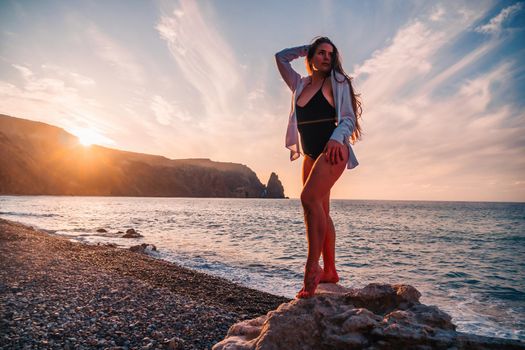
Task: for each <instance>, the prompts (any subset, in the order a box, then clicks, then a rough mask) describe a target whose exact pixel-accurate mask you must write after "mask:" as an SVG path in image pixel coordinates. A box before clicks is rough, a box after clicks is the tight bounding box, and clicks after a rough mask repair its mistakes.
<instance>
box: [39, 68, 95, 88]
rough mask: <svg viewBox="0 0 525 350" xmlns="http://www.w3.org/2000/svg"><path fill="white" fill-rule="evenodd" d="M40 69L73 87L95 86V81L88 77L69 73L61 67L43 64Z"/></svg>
mask: <svg viewBox="0 0 525 350" xmlns="http://www.w3.org/2000/svg"><path fill="white" fill-rule="evenodd" d="M41 67H42V69H44V70H45V71H46V73H51V74H54V75H57V76H59V77H61V78H63V79H65V80H67V81H69V82H71V83H72V84H74V85H78V86H94V85H96V82H95V80H93V79H92V78H90V77H87V76H85V75H82V74H79V73H76V72H71V71H69V70H67V69H64V68H62V67H59V66H57V65H54V64H43V65H41Z"/></svg>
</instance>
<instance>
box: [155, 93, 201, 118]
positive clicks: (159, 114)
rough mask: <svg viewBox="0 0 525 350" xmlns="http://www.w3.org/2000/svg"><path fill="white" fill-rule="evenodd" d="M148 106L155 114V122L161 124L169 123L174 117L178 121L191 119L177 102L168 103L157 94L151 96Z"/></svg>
mask: <svg viewBox="0 0 525 350" xmlns="http://www.w3.org/2000/svg"><path fill="white" fill-rule="evenodd" d="M150 108H151V110H152V111H153V113H154V114H155V117H156V119H157V122H159V123H160V124H162V125H171V124H172V122H173V120H174V119H175V120H180V121H188V120H190V119H191V117H190V115H189V113H188V112H187V111H183V110H182V109H181V108H180V106H178V105H177V104H171V103H168V102H167V101H166V100H165V99H164V98H163V97H162V96H159V95H155V96H153V98H152V101H151V104H150Z"/></svg>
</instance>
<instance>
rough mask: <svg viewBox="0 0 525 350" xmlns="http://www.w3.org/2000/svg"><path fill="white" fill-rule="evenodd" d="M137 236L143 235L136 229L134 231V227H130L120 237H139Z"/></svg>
mask: <svg viewBox="0 0 525 350" xmlns="http://www.w3.org/2000/svg"><path fill="white" fill-rule="evenodd" d="M139 237H143V236H142V235H141V234H140V233H138V232H137V231H135V229H132V228H130V229H127V230H126V234H125V235H124V236H122V238H139Z"/></svg>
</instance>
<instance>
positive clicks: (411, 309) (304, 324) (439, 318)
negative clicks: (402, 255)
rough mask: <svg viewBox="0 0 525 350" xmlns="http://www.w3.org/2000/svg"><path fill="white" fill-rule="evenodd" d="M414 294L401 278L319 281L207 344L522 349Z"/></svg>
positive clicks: (219, 347)
mask: <svg viewBox="0 0 525 350" xmlns="http://www.w3.org/2000/svg"><path fill="white" fill-rule="evenodd" d="M420 296H421V294H420V293H419V292H418V291H417V290H416V289H415V288H414V287H412V286H410V285H403V284H396V285H389V284H377V283H372V284H369V285H368V286H366V287H364V288H362V289H349V288H344V287H340V286H336V285H333V284H331V285H330V284H320V285H319V287H318V289H317V291H316V296H315V297H313V298H310V299H295V300H293V301H291V302H289V303H285V304H281V305H280V306H279V307H278V308H277V309H276V310H274V311H270V312H269V313H268V314H266V315H263V316H260V317H258V318H255V319H252V320H246V321H242V322H239V323H237V324H234V325H233V326H231V327H230V329H229V330H228V334H227V335H226V338H225V339H224V340H223V341H221V342H220V343H217V344H216V345H215V346H214V347H213V350H236V349H239V350H240V349H246V350H247V349H261V350H265V349H267V350H273V349H287V350H294V349H297V350H299V349H301V350H305V349H370V350H372V349H385V350H386V349H525V344H524V343H523V342H520V341H515V340H506V339H497V338H488V337H481V336H476V335H471V334H465V333H460V332H456V331H455V329H456V326H455V325H454V324H453V323H452V319H451V317H450V316H449V315H448V314H446V313H445V312H443V311H441V310H439V308H437V307H436V306H428V305H424V304H421V303H420V302H419V297H420Z"/></svg>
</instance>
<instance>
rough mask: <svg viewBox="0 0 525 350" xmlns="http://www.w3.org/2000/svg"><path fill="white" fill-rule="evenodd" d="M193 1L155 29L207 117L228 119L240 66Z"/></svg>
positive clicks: (237, 82)
mask: <svg viewBox="0 0 525 350" xmlns="http://www.w3.org/2000/svg"><path fill="white" fill-rule="evenodd" d="M198 4H199V3H198V2H196V1H185V0H183V1H181V3H180V8H177V9H175V10H174V11H173V13H172V14H171V15H163V16H162V17H161V18H160V20H159V22H158V24H157V25H156V29H157V30H158V32H159V34H160V37H161V38H162V39H163V40H165V41H166V43H167V44H168V48H169V50H170V53H171V55H172V57H173V58H174V60H175V62H176V63H177V65H178V66H179V68H180V71H181V72H182V74H183V76H184V78H185V82H186V83H188V84H190V85H192V86H193V87H195V89H196V90H197V91H198V93H199V96H200V99H201V100H202V102H203V104H204V107H205V109H206V112H207V115H208V116H211V115H214V116H223V117H230V115H231V113H232V106H234V105H235V97H236V96H235V95H236V94H235V93H236V92H237V89H236V88H237V87H238V84H239V83H240V82H241V76H240V73H239V70H240V64H238V63H237V62H236V59H235V57H234V55H233V49H232V48H231V47H230V46H229V45H228V43H227V42H226V41H225V40H224V39H223V37H222V36H221V34H220V31H219V30H218V28H216V27H215V26H214V25H213V22H212V21H211V20H210V19H209V18H204V17H203V15H202V12H201V10H200V9H199V7H198Z"/></svg>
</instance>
